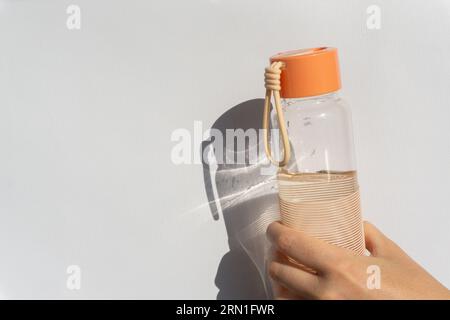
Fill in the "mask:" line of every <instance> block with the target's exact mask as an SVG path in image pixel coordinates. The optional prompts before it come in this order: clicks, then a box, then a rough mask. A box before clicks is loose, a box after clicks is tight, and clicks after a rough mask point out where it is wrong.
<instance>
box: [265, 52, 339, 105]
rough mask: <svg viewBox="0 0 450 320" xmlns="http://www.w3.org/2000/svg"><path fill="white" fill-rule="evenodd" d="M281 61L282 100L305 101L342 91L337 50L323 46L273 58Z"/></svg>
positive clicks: (284, 53)
mask: <svg viewBox="0 0 450 320" xmlns="http://www.w3.org/2000/svg"><path fill="white" fill-rule="evenodd" d="M276 61H281V62H283V64H284V65H283V68H282V69H281V79H280V81H281V91H280V95H281V97H282V98H302V97H311V96H317V95H321V94H325V93H330V92H333V91H337V90H339V89H340V88H341V79H340V73H339V61H338V55H337V49H336V48H330V47H322V48H312V49H300V50H294V51H287V52H282V53H279V54H277V55H274V56H273V57H271V58H270V62H271V63H273V62H276Z"/></svg>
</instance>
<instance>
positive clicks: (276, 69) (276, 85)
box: [262, 61, 291, 167]
mask: <svg viewBox="0 0 450 320" xmlns="http://www.w3.org/2000/svg"><path fill="white" fill-rule="evenodd" d="M283 66H284V65H283V62H281V61H275V62H273V63H272V64H271V65H270V67H267V68H266V69H265V72H264V84H265V87H266V96H265V100H264V114H263V125H262V128H263V132H264V148H265V150H266V155H267V157H268V158H269V160H270V162H272V163H273V164H274V165H275V166H277V167H284V166H285V165H286V164H287V163H288V162H289V159H290V157H291V147H290V144H289V136H288V133H287V128H286V124H285V121H284V115H283V110H282V108H281V98H280V90H281V82H280V75H281V68H282V67H283ZM272 95H273V98H274V102H275V110H276V112H277V119H278V126H279V130H280V132H281V140H282V142H283V150H284V152H283V159H282V160H281V161H276V160H275V158H274V157H273V155H272V150H271V146H270V141H269V129H270V109H271V108H270V100H271V98H272Z"/></svg>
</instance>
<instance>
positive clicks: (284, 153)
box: [263, 47, 365, 254]
mask: <svg viewBox="0 0 450 320" xmlns="http://www.w3.org/2000/svg"><path fill="white" fill-rule="evenodd" d="M270 61H271V65H270V67H268V68H266V73H265V83H266V100H265V106H264V120H263V129H265V130H264V133H265V136H264V137H265V139H264V140H265V141H264V143H265V149H266V154H267V156H268V158H269V159H270V160H271V161H272V162H273V163H274V164H275V165H277V166H278V167H279V170H278V173H277V178H278V186H279V203H280V211H281V212H280V214H281V221H282V223H283V224H285V225H286V226H289V227H292V228H294V229H297V230H300V231H304V232H306V233H307V234H309V235H312V236H314V237H317V238H320V239H322V240H325V241H327V242H329V243H332V244H335V245H338V246H342V247H345V248H348V249H351V250H354V251H355V252H357V253H358V254H364V252H365V246H364V233H363V225H362V218H361V208H360V197H359V187H358V181H357V174H356V163H355V155H354V147H353V136H352V122H351V114H350V111H349V109H348V107H347V106H346V103H345V102H344V101H343V100H342V99H341V98H340V97H339V93H338V91H339V90H340V88H341V81H340V74H339V63H338V56H337V50H336V49H335V48H329V47H323V48H314V49H302V50H296V51H290V52H285V53H281V54H277V55H275V56H273V57H271V59H270ZM272 94H273V97H274V110H273V112H272V116H271V112H270V111H271V96H272ZM271 118H272V120H271ZM275 119H277V121H276V122H277V124H278V128H279V129H278V130H279V136H280V142H281V143H280V147H281V145H282V146H283V147H282V149H283V150H281V152H280V157H279V158H280V160H279V161H277V160H275V157H274V156H273V155H272V150H271V149H272V148H271V141H270V140H271V139H270V131H271V130H269V129H270V123H271V122H273V121H275Z"/></svg>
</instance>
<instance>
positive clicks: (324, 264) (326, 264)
mask: <svg viewBox="0 0 450 320" xmlns="http://www.w3.org/2000/svg"><path fill="white" fill-rule="evenodd" d="M267 236H268V238H269V240H270V241H271V242H272V243H273V244H274V245H275V246H276V247H277V248H278V250H280V251H281V252H283V253H284V254H286V255H287V256H289V257H291V258H293V259H294V260H295V261H297V262H298V263H301V264H303V265H305V266H307V267H310V268H313V269H314V270H315V271H317V272H319V273H320V272H325V271H328V270H331V269H332V268H333V266H334V265H335V264H336V263H337V262H338V261H340V260H341V259H342V258H344V257H345V256H347V255H348V254H349V253H348V252H347V250H345V249H343V248H340V247H338V246H335V245H332V244H329V243H327V242H325V241H323V240H320V239H317V238H314V237H311V236H309V235H307V234H305V233H304V232H300V231H297V230H294V229H291V228H288V227H286V226H283V225H282V224H281V223H280V222H273V223H271V224H270V225H269V227H268V228H267Z"/></svg>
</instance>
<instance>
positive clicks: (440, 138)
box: [0, 0, 450, 299]
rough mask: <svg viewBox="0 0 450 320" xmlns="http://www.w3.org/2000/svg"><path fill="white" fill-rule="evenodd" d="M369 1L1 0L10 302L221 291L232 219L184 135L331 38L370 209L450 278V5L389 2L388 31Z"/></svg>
mask: <svg viewBox="0 0 450 320" xmlns="http://www.w3.org/2000/svg"><path fill="white" fill-rule="evenodd" d="M70 4H77V5H79V6H80V8H81V11H82V27H81V30H79V31H69V30H68V29H67V28H66V19H67V14H66V8H67V6H69V5H70ZM371 4H374V3H373V2H371V1H361V0H358V1H357V0H352V1H349V0H345V1H343V0H342V1H334V0H333V1H332V0H330V1H317V0H311V1H299V0H296V1H294V0H292V1H285V0H284V1H279V0H277V1H275V0H274V1H259V0H253V1H237V0H234V1H225V0H223V1H220V0H215V1H212V0H211V1H206V0H196V1H183V0H177V1H174V0H170V1H167V0H158V1H156V0H153V1H143V0H142V1H137V0H127V1H125V0H123V1H117V0H116V1H111V0H95V1H92V0H91V1H88V0H72V1H57V0H53V1H50V0H40V1H35V0H15V1H13V0H9V1H7V0H0V294H1V297H4V298H194V299H195V298H215V297H216V295H217V292H218V288H217V286H216V285H215V282H214V280H215V277H216V273H217V269H218V266H219V263H220V261H221V259H222V257H223V256H224V255H225V254H226V253H227V251H228V242H227V232H226V228H225V226H224V221H223V219H222V217H220V219H219V220H218V221H214V220H213V219H212V215H211V212H210V209H209V206H208V204H207V198H206V194H205V187H204V182H203V172H202V167H201V165H180V166H175V165H173V164H172V162H171V160H170V152H171V149H172V147H173V146H174V143H173V142H171V141H170V135H171V133H172V131H173V130H175V129H177V128H187V129H189V130H191V131H192V130H193V124H194V120H201V121H203V126H204V130H206V129H207V128H209V126H211V125H212V124H213V123H214V121H215V120H216V119H217V118H218V117H219V116H220V115H221V114H222V113H224V112H225V111H227V110H228V109H229V108H231V107H233V106H235V105H237V104H238V103H241V102H244V101H246V100H250V99H255V98H261V97H262V95H263V93H264V92H263V86H262V83H263V81H262V74H263V68H264V67H265V66H266V63H267V59H268V57H269V56H270V55H271V54H274V53H276V52H278V51H281V50H286V49H296V48H303V47H314V46H322V45H328V46H335V47H338V49H339V53H340V61H341V69H342V76H343V88H344V90H343V95H344V96H345V98H346V99H347V100H348V101H349V103H350V106H351V108H352V111H353V122H354V133H355V139H356V149H357V160H358V168H359V178H360V184H361V189H362V197H363V198H362V201H363V209H364V215H365V217H366V218H367V219H368V220H371V221H372V222H374V223H375V224H376V225H377V226H378V227H380V229H382V230H383V231H384V232H385V233H386V234H387V235H389V236H390V237H392V238H393V239H394V240H395V241H396V242H397V243H399V244H400V245H401V246H402V247H403V248H404V249H405V250H406V251H407V252H408V253H409V254H410V255H411V256H412V257H414V258H415V259H416V260H417V261H418V262H420V263H421V264H422V265H423V266H424V267H425V268H426V269H427V270H429V271H430V272H431V273H432V274H433V275H434V276H436V277H437V278H438V279H440V280H441V281H442V282H443V283H444V284H445V285H446V286H450V273H449V272H448V270H449V263H450V258H449V249H448V246H449V242H450V233H449V232H448V230H449V224H450V215H449V213H450V212H449V211H450V210H449V202H448V197H449V190H450V166H449V160H450V157H449V156H450V154H449V137H450V126H449V125H448V120H449V118H450V90H449V85H450V59H449V58H448V57H449V51H450V42H449V32H450V19H449V16H450V2H449V1H446V0H441V1H438V0H434V1H418V0H415V1H388V0H385V1H381V0H379V1H376V3H375V4H377V5H379V6H380V8H381V18H382V20H381V21H382V22H381V29H380V30H368V29H367V28H366V18H367V14H366V9H367V7H368V6H369V5H371ZM195 147H196V148H198V147H199V146H198V144H197V145H196V146H195ZM72 264H75V265H79V266H80V267H81V270H82V286H81V290H79V291H70V290H68V289H67V288H66V279H67V274H66V268H67V266H69V265H72ZM235 268H239V265H237V266H235ZM231 277H232V275H231Z"/></svg>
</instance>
